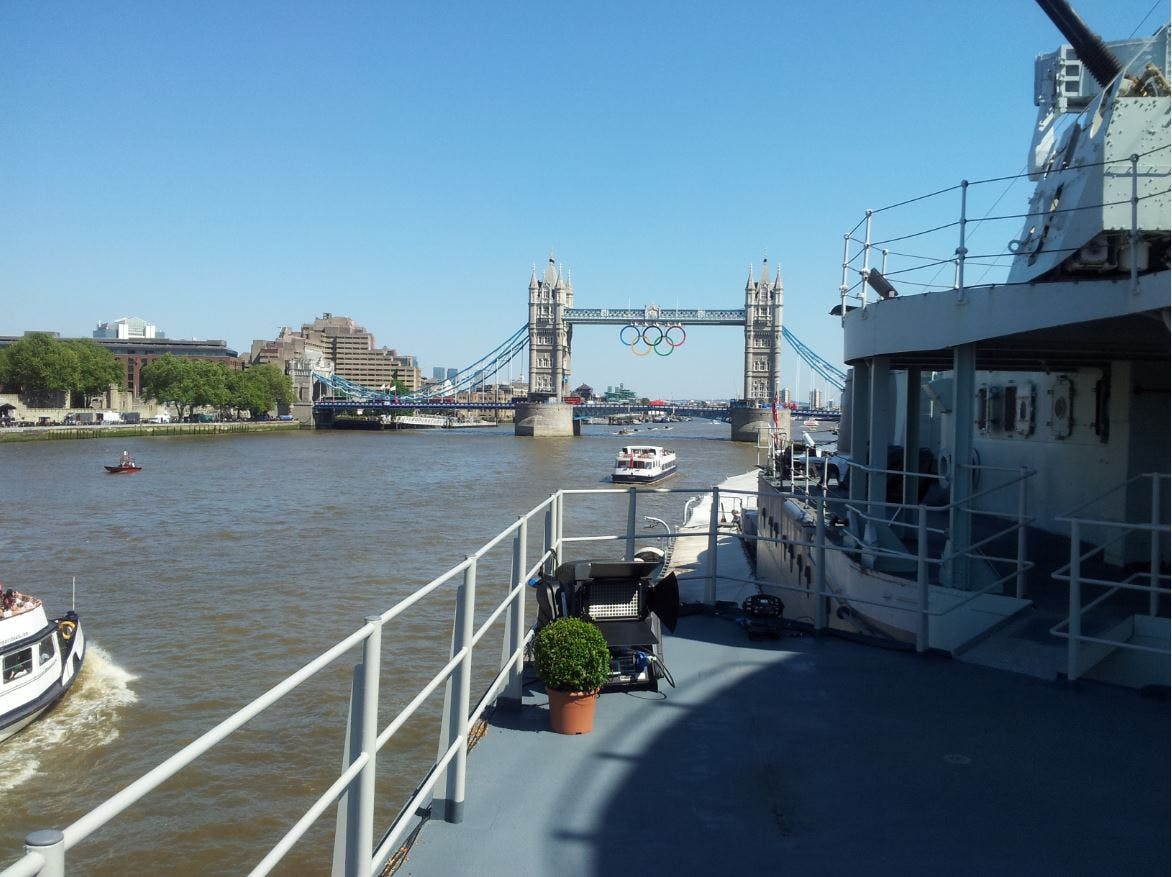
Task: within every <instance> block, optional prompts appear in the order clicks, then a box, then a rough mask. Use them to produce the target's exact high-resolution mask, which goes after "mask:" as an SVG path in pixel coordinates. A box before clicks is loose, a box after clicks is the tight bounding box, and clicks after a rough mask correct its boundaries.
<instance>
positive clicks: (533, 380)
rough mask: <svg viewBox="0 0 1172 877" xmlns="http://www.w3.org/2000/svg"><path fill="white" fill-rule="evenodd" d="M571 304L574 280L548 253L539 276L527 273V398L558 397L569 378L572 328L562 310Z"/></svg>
mask: <svg viewBox="0 0 1172 877" xmlns="http://www.w3.org/2000/svg"><path fill="white" fill-rule="evenodd" d="M573 306H574V283H573V280H571V279H570V276H569V273H568V272H566V273H565V275H564V276H563V272H562V271H561V269H559V268H558V267H557V266H556V264H555V263H554V255H553V253H552V252H551V253H550V254H549V262H548V264H546V266H545V271H544V272H543V273H542V275H541V277H540V278H538V276H537V269H536V268H534V269H533V273H532V274H531V275H530V276H529V399H530V400H531V401H534V402H539V401H548V400H550V399H553V400H560V399H561V398H562V396H564V395H565V394H566V387H565V385H566V383H567V382H568V381H569V379H570V339H571V337H572V335H573V327H572V326H570V325H569V324H567V323H566V321H565V319H563V316H562V315H563V311H564V310H565V309H566V308H572V307H573Z"/></svg>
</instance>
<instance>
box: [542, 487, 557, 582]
mask: <svg viewBox="0 0 1172 877" xmlns="http://www.w3.org/2000/svg"><path fill="white" fill-rule="evenodd" d="M555 496H557V494H556V493H555V494H551V495H550V498H549V505H547V506H546V507H545V546H544V547H545V553H546V555H547V556H548V555H549V553H550V552H551V551H553V550H554V539H555V538H556V537H555V534H554V532H553V528H554V523H553V503H554V497H555ZM560 559H561V558H559V557H556V556H555V560H554V566H555V567H556V566H557V563H558V561H560ZM547 563H548V561H547ZM550 572H553V570H552V569H551V570H550Z"/></svg>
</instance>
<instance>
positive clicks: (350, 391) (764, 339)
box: [314, 254, 846, 442]
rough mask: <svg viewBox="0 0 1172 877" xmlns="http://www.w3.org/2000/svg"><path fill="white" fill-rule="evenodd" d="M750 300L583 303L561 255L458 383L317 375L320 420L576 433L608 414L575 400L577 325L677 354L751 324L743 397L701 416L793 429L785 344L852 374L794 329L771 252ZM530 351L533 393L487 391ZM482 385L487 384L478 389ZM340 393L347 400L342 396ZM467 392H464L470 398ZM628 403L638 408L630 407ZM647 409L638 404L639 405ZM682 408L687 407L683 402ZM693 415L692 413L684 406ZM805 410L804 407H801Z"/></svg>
mask: <svg viewBox="0 0 1172 877" xmlns="http://www.w3.org/2000/svg"><path fill="white" fill-rule="evenodd" d="M744 292H745V306H744V307H743V308H735V309H734V308H692V309H682V308H661V307H659V306H658V305H655V304H648V305H646V306H645V307H642V308H631V307H627V308H577V307H575V306H574V285H573V281H572V279H571V278H570V276H569V273H568V272H564V271H563V270H562V269H561V268H560V267H559V266H557V264H556V263H555V260H554V257H553V255H552V254H551V255H550V257H549V262H548V263H547V265H546V266H545V269H544V271H543V272H542V274H541V276H538V273H537V270H536V268H534V270H533V271H532V273H531V274H530V278H529V312H528V321H527V323H526V325H524V326H522V327H521V328H520V329H518V330H517V331H516V332H514V333H513V334H512V335H511V336H510V337H509V338H508V339H506V340H505V341H504V342H502V343H501V344H500V345H498V346H497V348H496V349H495V350H493V351H492V352H490V353H489V354H486V355H485V356H483V357H481V358H480V359H479V360H477V361H476V362H475V363H473V364H472V365H470V366H468V367H466V368H465V369H463V370H461V371H460V372H459V373H458V374H457V376H456V378H455V379H454V381H452V382H450V383H449V382H445V384H444V385H442V386H441V387H440V388H438V389H436V388H432V389H429V390H425V391H421V392H419V393H415V394H412V395H408V396H401V397H400V396H398V395H395V394H393V393H392V392H388V391H387V390H385V389H383V390H370V389H368V388H365V387H359V386H357V385H354V384H352V383H351V382H349V381H346V380H344V379H342V378H339V377H337V376H335V375H325V374H318V373H316V372H315V373H314V378H315V380H316V381H317V382H318V383H319V384H321V385H323V386H324V387H326V388H328V389H327V393H328V395H329V397H330V398H329V399H326V400H320V399H319V401H318V402H316V403H315V405H314V421H315V423H317V424H318V425H321V426H326V425H328V424H329V423H330V422H332V419H333V416H334V414H336V413H339V412H341V411H346V410H357V408H359V407H363V406H365V408H369V409H371V410H372V411H374V410H376V409H377V410H379V411H381V412H383V413H393V412H396V411H400V410H404V409H420V410H427V411H441V410H455V409H469V410H492V409H496V410H499V409H502V408H511V409H512V410H513V412H514V414H513V423H514V431H515V432H516V434H517V435H528V436H554V435H573V434H574V418H575V416H582V414H584V413H587V412H589V413H596V414H601V413H603V411H602V410H600V409H599V408H598V407H597V406H592V407H591V408H589V409H584V408H581V407H579V408H575V406H573V405H571V404H569V403H568V402H566V401H565V399H566V397H567V396H568V394H569V392H568V391H569V383H570V375H571V364H572V355H573V353H572V342H573V334H574V326H576V325H583V326H586V325H595V326H616V327H619V337H620V339H621V340H622V341H623V342H624V343H625V344H627V346H629V347H630V348H631V352H632V353H634V354H635V355H637V356H651V355H656V356H669V355H671V353H672V352H674V350H675V348H676V347H679V346H680V345H682V344H683V343H684V341H685V340H686V338H687V331H688V328H689V327H693V326H734V327H741V329H742V330H743V332H744V338H745V346H744V373H743V384H742V395H741V398H739V399H736V400H732V402H730V404H729V406H728V407H727V408H715V409H714V408H712V407H698V408H697V414H698V416H709V417H711V416H718V417H727V418H728V419H729V421H730V424H731V437H732V438H733V439H734V440H736V441H750V442H755V441H756V440H757V437H758V434H759V432H760V431H762V430H767V429H771V428H774V427H776V428H777V429H779V430H780V431H781V432H783V433H785V434H786V435H790V434H792V431H791V429H790V417H791V412H790V411H789V410H787V409H786V408H785V407H784V406H782V405H780V404H779V401H780V396H781V350H782V342H783V341H787V342H789V344H790V345H791V346H792V347H793V348H794V349H795V350H796V351H797V353H798V355H799V356H800V357H801V358H802V359H803V360H804V361H805V362H806V363H807V364H809V365H810V367H811V368H812V369H813V370H814V372H815V373H817V374H819V375H820V376H821V377H822V378H824V379H825V380H827V381H828V382H829V383H831V384H834V385H836V386H838V387H839V388H841V387H842V385H843V382H844V380H845V377H846V376H845V374H844V373H843V371H842V370H841V369H839V368H838V367H837V366H835V365H833V364H831V363H829V362H827V361H826V360H824V359H822V358H821V357H819V356H818V355H817V354H815V353H814V352H813V351H812V350H810V349H809V348H808V347H806V345H804V344H802V342H801V341H799V340H798V339H797V338H796V337H795V336H794V335H793V334H792V333H791V332H790V331H789V330H788V329H786V328H785V327H784V322H783V315H784V305H785V288H784V285H783V284H782V281H781V270H780V268H779V269H776V271H775V272H774V273H773V275H772V276H771V274H770V266H769V262H768V260H767V259H766V260H763V261H762V264H761V270H760V273H759V276H757V277H756V278H754V276H753V270H752V268H750V269H749V274H748V278H747V279H746V281H745V288H744ZM526 348H527V349H528V394H527V396H526V397H525V398H523V399H514V398H512V394H511V393H509V394H508V395H507V396H506V397H505V398H501V397H500V394H499V383H498V385H497V387H496V390H497V392H496V393H493V392H488V393H486V392H484V390H485V385H486V380H485V379H486V376H488V377H490V378H491V377H492V376H494V375H497V374H498V373H499V372H500V371H501V370H502V369H503V368H504V367H505V366H506V365H508V364H511V363H512V362H513V360H514V359H515V358H516V357H518V356H520V355H521V354H522V353H523V352H524V351H525V349H526ZM478 386H479V387H480V392H477V387H478ZM339 396H341V397H344V398H338V397H339ZM460 397H462V398H460ZM624 407H625V408H626V410H633V409H631V408H630V407H629V406H624ZM636 407H637V406H636ZM677 407H678V406H677ZM678 413H681V414H685V416H694V415H692V414H691V413H688V412H684V411H679V412H678ZM794 413H795V414H797V413H798V412H794ZM800 416H813V417H834V416H836V415H835V414H833V413H831V412H826V411H815V410H812V409H811V410H803V411H801V412H800Z"/></svg>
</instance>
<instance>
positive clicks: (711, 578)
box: [704, 487, 720, 606]
mask: <svg viewBox="0 0 1172 877" xmlns="http://www.w3.org/2000/svg"><path fill="white" fill-rule="evenodd" d="M719 521H720V488H719V487H713V488H712V508H711V509H710V510H709V512H708V575H707V576H706V577H705V579H704V602H705V604H707V605H709V606H715V605H716V534H717V528H718V526H719Z"/></svg>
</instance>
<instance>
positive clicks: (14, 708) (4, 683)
mask: <svg viewBox="0 0 1172 877" xmlns="http://www.w3.org/2000/svg"><path fill="white" fill-rule="evenodd" d="M84 657H85V636H84V635H83V634H82V632H81V624H80V623H79V622H78V619H77V613H76V612H74V611H72V610H71V611H69V612H66V613H65V614H64V615H63V616H61V617H60V618H49V617H48V616H47V615H46V614H45V607H44V604H43V603H42V602H41V601H40V599H38V598H37V597H32V596H29V595H28V594H21V593H19V592H17V591H14V590H12V589H11V588H9V589H7V590H5V591H4V593H3V608H2V609H0V741H3V740H5V739H7V738H8V737H11V736H12V735H13V734H15V733H16V732H17V731H19V730H20V729H21V728H23V727H24V726H25V725H27V724H29V723H30V722H32V721H33V720H34V719H36V718H37V717H38V716H40V715H41V714H42V713H44V712H45V711H46V710H47V709H49V708H50V707H51V706H53V704H55V703H56V702H57V701H58V700H60V699H61V697H62V695H64V694H65V692H66V691H68V690H69V687H70V686H71V685H72V684H73V682H74V680H75V679H76V678H77V674H78V673H79V672H80V670H81V663H82V660H83V658H84Z"/></svg>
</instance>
